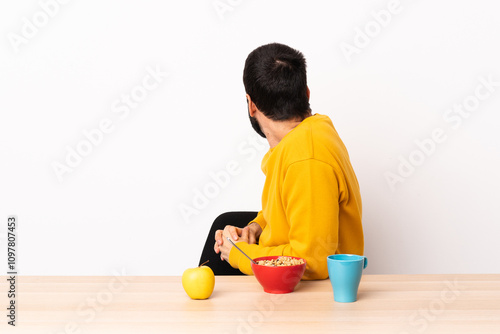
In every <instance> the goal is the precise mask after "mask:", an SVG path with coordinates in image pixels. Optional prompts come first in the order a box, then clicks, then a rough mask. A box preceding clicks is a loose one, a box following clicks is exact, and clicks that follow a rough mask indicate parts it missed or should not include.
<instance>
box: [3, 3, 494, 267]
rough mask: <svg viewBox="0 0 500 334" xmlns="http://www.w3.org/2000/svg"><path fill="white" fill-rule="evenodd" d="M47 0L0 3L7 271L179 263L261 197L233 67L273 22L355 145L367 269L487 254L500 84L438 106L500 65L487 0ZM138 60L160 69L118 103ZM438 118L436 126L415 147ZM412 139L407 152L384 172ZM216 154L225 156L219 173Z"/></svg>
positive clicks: (138, 69) (265, 37) (477, 259)
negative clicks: (220, 223)
mask: <svg viewBox="0 0 500 334" xmlns="http://www.w3.org/2000/svg"><path fill="white" fill-rule="evenodd" d="M47 2H50V1H48V0H45V1H44V0H42V1H41V2H38V1H15V2H14V1H9V2H6V1H4V2H2V4H1V5H0V35H1V36H2V38H1V44H0V71H1V72H0V73H1V75H0V91H1V98H0V106H1V107H0V108H1V114H0V156H1V158H0V159H1V160H0V189H1V192H0V221H3V223H2V224H1V227H0V239H1V240H0V242H1V245H0V248H1V249H5V247H6V246H5V232H6V224H7V216H8V215H11V214H15V215H17V216H18V219H19V224H20V225H19V229H18V233H19V246H18V252H19V273H20V274H23V275H110V274H111V273H113V271H115V270H118V271H121V272H125V273H126V274H129V275H180V274H182V272H183V270H184V269H186V268H188V267H193V266H196V265H197V263H198V260H199V255H200V252H201V248H202V246H203V243H204V241H205V238H206V234H207V232H208V229H209V227H210V225H211V223H212V221H213V220H214V219H215V218H216V217H217V215H218V214H220V213H222V212H225V211H231V210H253V211H257V210H259V209H260V195H261V189H262V185H263V181H264V176H263V174H262V172H261V171H260V160H261V158H262V156H263V155H264V153H265V152H266V150H267V147H264V145H262V144H258V145H255V146H253V145H254V144H253V142H254V140H255V139H256V138H257V136H256V134H254V133H253V130H252V129H251V127H250V124H249V121H248V117H247V113H246V102H245V98H244V88H243V84H242V71H243V65H244V61H245V58H246V56H247V55H248V53H249V52H250V51H252V50H253V49H254V48H256V47H258V46H260V45H262V44H266V43H269V42H280V43H284V44H288V45H290V46H292V47H294V48H297V49H299V50H301V51H302V52H303V53H304V55H305V56H306V58H307V61H308V83H309V87H310V90H311V101H310V102H311V107H312V109H313V112H316V113H321V114H326V115H329V116H330V117H331V119H332V120H333V122H334V124H335V126H336V128H337V130H338V132H339V133H340V135H341V137H342V138H343V140H344V142H345V144H346V146H347V147H348V150H349V153H350V156H351V160H352V164H353V166H354V168H355V171H356V173H357V176H358V179H359V182H360V186H361V190H362V196H363V209H364V212H363V223H364V231H365V245H366V247H365V254H366V255H367V256H368V258H369V267H368V268H367V273H372V274H399V273H402V274H415V273H495V272H496V273H498V259H497V254H499V253H500V243H498V237H499V236H500V227H499V226H500V224H499V222H500V211H499V210H498V202H499V201H500V192H499V189H500V177H499V170H500V141H499V134H498V124H500V117H499V107H500V86H496V87H494V88H493V90H494V91H493V92H491V93H490V94H489V96H488V98H485V99H484V100H483V101H480V103H479V105H478V106H477V108H475V110H474V111H473V112H471V113H470V115H469V116H468V117H461V118H459V119H458V120H457V119H456V118H455V121H453V122H451V121H446V120H445V118H444V116H445V115H446V112H447V110H448V109H450V108H453V106H454V105H455V104H461V103H462V102H464V101H465V100H466V99H469V100H470V101H473V98H472V100H471V97H473V96H474V93H475V90H476V88H477V87H478V86H480V85H481V81H480V79H479V78H480V77H483V78H488V77H491V79H492V80H493V81H496V82H498V81H500V69H499V63H498V59H500V43H499V42H498V32H499V31H500V21H499V20H498V15H497V13H498V12H499V8H498V7H499V6H498V5H497V3H496V2H494V1H486V0H484V1H451V0H450V1H439V2H435V1H430V0H427V1H406V0H401V3H400V5H399V7H397V8H398V9H397V13H396V14H395V13H393V14H391V17H390V19H388V18H387V17H386V21H387V24H385V25H386V26H385V27H384V26H382V27H381V26H380V24H378V23H376V21H375V19H374V16H373V14H372V12H373V11H375V12H380V11H381V10H387V8H388V6H389V1H335V2H334V1H290V0H287V1H285V0H283V1H263V0H260V1H257V0H253V1H245V0H242V1H236V0H232V1H229V0H222V1H212V0H206V1H159V0H157V1H153V0H147V1H146V0H141V1H130V0H129V1H124V0H122V1H97V0H94V1H88V0H87V1H76V0H75V1H69V2H68V3H67V4H59V5H58V8H56V9H54V8H55V7H52V16H48V15H47V14H43V13H44V11H43V9H42V6H41V4H40V3H47ZM221 3H222V4H226V7H222V5H221ZM228 3H229V4H228ZM214 5H219V6H220V7H219V12H218V10H217V9H216V7H215V6H214ZM49 11H50V10H49ZM40 13H42V14H40ZM44 15H45V16H44ZM44 17H45V18H48V19H47V20H46V21H44ZM37 20H38V21H37ZM27 21H29V22H31V23H33V22H34V23H35V24H37V25H38V28H37V27H36V26H35V28H36V30H35V32H33V30H31V35H30V34H27V32H30V30H29V29H28V28H26V25H27V24H28V23H26V22H27ZM377 27H378V28H377ZM365 28H368V29H372V30H370V34H371V35H372V37H368V41H367V40H366V38H365V40H363V37H360V33H359V31H360V30H364V29H365ZM23 29H24V33H25V34H27V35H26V36H27V37H28V38H25V37H26V36H24V37H23ZM377 29H379V30H380V31H377ZM13 36H17V38H18V39H15V37H13ZM21 37H22V38H25V39H24V40H22V43H21V42H19V38H21ZM356 38H357V39H356ZM13 40H17V41H18V44H17V45H16V43H14V42H13ZM343 43H344V44H343ZM355 43H357V45H358V47H356V44H355ZM363 43H364V44H366V45H364V44H363ZM346 44H349V45H351V46H352V47H356V48H357V49H356V50H357V51H356V52H357V53H353V54H351V55H350V56H349V55H347V56H346V54H345V53H343V52H342V49H341V46H342V45H343V46H344V47H345V45H346ZM16 51H17V52H16ZM148 68H149V69H156V68H158V69H160V70H161V71H163V72H168V74H169V75H168V77H166V78H164V79H163V81H162V82H161V83H160V84H159V85H158V87H156V88H155V89H152V90H151V91H148V92H147V96H145V98H144V100H143V101H141V102H140V103H138V105H137V107H135V108H133V109H130V112H129V114H127V115H126V116H125V115H124V113H123V112H122V113H116V112H114V111H117V110H116V108H115V109H114V108H113V106H116V105H115V103H117V101H118V102H120V99H121V98H122V95H125V94H131V92H134V91H135V92H136V93H137V92H139V91H140V88H137V87H140V85H141V83H142V80H143V78H145V77H146V76H147V75H148V70H147V69H148ZM150 83H152V81H150ZM481 92H483V93H485V92H487V91H486V90H484V89H483V90H482V91H481ZM121 106H122V107H123V104H121ZM120 116H121V117H120ZM454 116H455V117H457V115H454ZM104 119H109V120H110V121H111V122H112V124H113V130H112V131H111V132H110V133H107V134H104V135H103V137H102V138H98V139H99V141H98V143H97V144H96V145H94V146H93V147H91V149H92V151H91V152H90V153H88V155H87V156H85V157H83V158H82V161H81V162H80V163H79V164H78V165H77V166H76V167H74V168H72V171H71V172H67V173H65V174H64V175H63V176H62V180H61V181H60V180H59V179H58V177H57V175H56V173H55V172H54V168H53V165H54V163H61V164H65V159H66V156H67V155H68V150H69V149H76V147H77V146H78V145H79V143H81V142H82V141H86V137H85V136H84V134H83V132H84V131H91V130H92V129H96V128H98V126H99V123H100V122H101V121H102V120H104ZM458 122H460V123H458ZM437 128H440V129H442V131H443V133H444V136H445V137H446V140H445V141H444V142H442V143H438V144H435V147H434V148H433V149H432V148H431V147H430V146H428V148H429V150H430V151H429V152H428V153H429V154H428V155H423V153H418V152H417V151H418V150H419V148H418V146H417V144H415V141H422V140H425V139H426V138H430V137H431V134H432V132H433V130H434V129H437ZM81 145H84V144H81ZM87 148H88V147H87ZM415 152H417V153H415ZM412 154H413V155H412ZM410 156H413V158H415V159H416V158H419V157H420V160H418V159H417V160H416V161H417V162H418V164H419V165H418V166H416V167H414V170H413V171H410V172H408V173H407V174H406V175H405V177H403V178H402V179H400V180H404V182H397V183H396V184H394V187H392V188H391V186H390V185H389V183H388V181H387V180H386V173H387V172H391V173H398V166H399V164H400V161H401V160H400V159H401V158H400V157H402V158H403V159H406V160H408V159H409V158H410ZM422 157H423V159H422ZM228 163H229V164H233V165H234V164H237V167H238V168H237V173H234V175H231V176H230V178H229V179H227V180H223V181H224V182H223V183H221V185H219V186H217V187H216V188H214V187H213V186H214V184H215V183H213V180H212V177H211V176H210V175H211V174H210V173H218V174H219V175H222V174H223V173H222V174H221V171H224V170H225V169H226V167H227V165H228ZM207 189H208V190H207ZM205 191H209V195H210V197H211V198H206V199H205V200H203V199H201V196H200V195H196V194H199V193H198V192H201V193H203V192H205ZM202 196H206V194H205V195H202ZM194 202H196V203H194ZM195 204H196V205H198V209H196V208H195V207H194V205H195ZM186 207H191V208H193V209H192V210H193V211H191V214H190V215H184V216H183V215H182V214H181V208H186ZM194 210H196V213H195V211H194ZM2 254H4V252H2ZM0 261H1V262H2V263H3V264H2V268H4V266H5V263H6V259H5V255H2V258H1V259H0Z"/></svg>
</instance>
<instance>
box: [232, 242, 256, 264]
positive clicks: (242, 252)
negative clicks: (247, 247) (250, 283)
mask: <svg viewBox="0 0 500 334" xmlns="http://www.w3.org/2000/svg"><path fill="white" fill-rule="evenodd" d="M226 239H227V240H228V241H229V242H230V243H232V244H233V246H234V247H236V249H237V250H239V251H240V252H241V254H243V255H245V256H246V257H247V258H248V259H249V260H250V261H251V262H252V263H253V264H257V262H255V261H254V260H252V259H251V258H250V256H248V255H246V254H245V252H244V251H242V250H241V249H240V248H239V247H238V246H236V244H235V243H234V242H233V240H231V239H230V238H229V237H226Z"/></svg>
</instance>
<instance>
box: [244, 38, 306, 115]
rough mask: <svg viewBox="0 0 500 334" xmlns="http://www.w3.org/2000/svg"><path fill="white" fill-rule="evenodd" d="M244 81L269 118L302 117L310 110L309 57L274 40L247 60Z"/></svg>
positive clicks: (246, 87)
mask: <svg viewBox="0 0 500 334" xmlns="http://www.w3.org/2000/svg"><path fill="white" fill-rule="evenodd" d="M243 84H244V85H245V91H246V93H247V94H248V95H250V97H251V99H252V101H253V102H254V103H255V105H256V106H257V108H258V109H259V110H260V111H261V112H262V113H263V114H264V115H265V116H266V117H267V118H270V119H272V120H275V121H283V120H289V119H301V120H302V119H304V118H305V117H306V116H307V115H308V114H309V113H310V112H311V109H310V107H309V98H308V96H307V75H306V59H305V58H304V55H303V54H302V53H301V52H300V51H297V50H294V49H292V48H291V47H289V46H286V45H283V44H279V43H271V44H267V45H262V46H260V47H258V48H257V49H255V50H253V51H252V52H251V53H250V54H249V55H248V57H247V60H246V61H245V69H244V70H243Z"/></svg>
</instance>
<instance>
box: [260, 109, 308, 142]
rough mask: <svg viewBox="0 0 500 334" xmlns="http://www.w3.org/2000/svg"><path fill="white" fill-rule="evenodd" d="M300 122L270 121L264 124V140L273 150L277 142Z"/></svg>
mask: <svg viewBox="0 0 500 334" xmlns="http://www.w3.org/2000/svg"><path fill="white" fill-rule="evenodd" d="M309 116H311V115H309ZM309 116H307V117H309ZM307 117H306V118H307ZM302 121H303V120H288V121H270V122H269V123H268V124H266V126H265V127H264V128H263V129H262V130H263V131H264V133H265V135H266V139H267V141H268V142H269V147H270V148H273V147H275V146H276V145H278V144H279V142H280V141H281V140H282V139H283V138H284V137H285V136H286V135H287V134H288V133H289V132H290V131H292V130H293V129H295V127H296V126H297V125H299V124H300V123H301V122H302Z"/></svg>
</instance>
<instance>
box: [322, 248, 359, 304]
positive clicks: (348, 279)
mask: <svg viewBox="0 0 500 334" xmlns="http://www.w3.org/2000/svg"><path fill="white" fill-rule="evenodd" d="M327 264H328V275H329V276H330V282H331V283H332V288H333V299H334V300H335V301H336V302H340V303H352V302H355V301H356V300H357V297H358V287H359V282H360V281H361V274H362V273H363V269H365V268H366V266H367V265H368V259H367V258H366V256H360V255H353V254H335V255H330V256H328V257H327Z"/></svg>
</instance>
